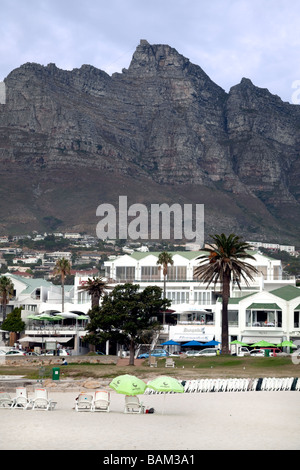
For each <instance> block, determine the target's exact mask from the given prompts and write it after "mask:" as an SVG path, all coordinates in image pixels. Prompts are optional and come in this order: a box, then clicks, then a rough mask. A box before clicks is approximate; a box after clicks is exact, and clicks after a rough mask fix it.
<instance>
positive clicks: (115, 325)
mask: <svg viewBox="0 0 300 470" xmlns="http://www.w3.org/2000/svg"><path fill="white" fill-rule="evenodd" d="M169 305H170V301H169V300H166V299H163V298H162V290H161V288H160V287H157V286H148V287H146V288H145V289H144V290H143V291H140V286H139V285H138V284H131V283H127V284H120V285H118V286H116V287H115V288H114V289H113V290H112V291H111V292H110V293H109V294H106V295H105V296H104V297H103V302H102V305H101V307H94V308H92V309H91V310H90V311H89V316H90V322H89V323H88V325H87V330H88V331H89V334H88V335H87V336H86V337H85V340H86V341H87V342H89V343H91V344H94V345H96V344H101V343H103V342H104V341H107V340H113V341H117V342H118V343H120V344H123V345H125V346H126V347H128V349H129V352H130V357H129V364H130V365H134V353H135V349H136V347H137V345H138V344H140V343H143V342H144V338H145V336H146V335H149V332H151V333H152V335H153V334H154V333H155V331H158V330H159V329H160V325H159V324H158V323H157V322H156V321H155V317H157V316H158V314H159V313H160V312H161V310H163V309H166V308H167V307H168V306H169Z"/></svg>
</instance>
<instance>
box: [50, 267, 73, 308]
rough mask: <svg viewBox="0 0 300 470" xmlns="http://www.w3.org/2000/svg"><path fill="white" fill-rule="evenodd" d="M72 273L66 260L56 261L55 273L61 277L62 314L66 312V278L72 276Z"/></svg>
mask: <svg viewBox="0 0 300 470" xmlns="http://www.w3.org/2000/svg"><path fill="white" fill-rule="evenodd" d="M70 271H71V265H70V262H69V261H68V260H67V259H66V258H60V259H58V260H57V261H56V264H55V267H54V271H53V272H54V274H56V275H59V276H60V277H61V296H62V302H61V303H62V309H61V310H62V312H64V311H65V278H66V276H67V275H68V274H70Z"/></svg>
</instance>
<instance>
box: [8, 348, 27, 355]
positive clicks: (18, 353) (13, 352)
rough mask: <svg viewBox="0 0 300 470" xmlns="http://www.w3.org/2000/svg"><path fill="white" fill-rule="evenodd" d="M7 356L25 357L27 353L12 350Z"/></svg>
mask: <svg viewBox="0 0 300 470" xmlns="http://www.w3.org/2000/svg"><path fill="white" fill-rule="evenodd" d="M6 356H25V352H24V351H19V350H18V349H12V350H11V351H7V353H6Z"/></svg>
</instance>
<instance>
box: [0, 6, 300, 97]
mask: <svg viewBox="0 0 300 470" xmlns="http://www.w3.org/2000/svg"><path fill="white" fill-rule="evenodd" d="M0 12H1V13H0V15H1V16H0V31H1V42H0V80H3V79H4V78H5V77H6V76H7V75H8V74H9V73H10V72H11V71H12V70H13V69H15V68H17V67H19V66H20V65H22V64H23V63H25V62H37V63H40V64H42V65H47V64H48V63H50V62H54V63H55V64H56V65H57V66H58V67H60V68H62V69H72V68H75V67H80V66H81V65H82V64H90V65H94V66H95V67H97V68H100V69H102V70H105V71H106V72H107V73H109V74H111V73H113V72H119V71H121V70H122V68H123V67H125V68H127V67H128V66H129V63H130V60H131V57H132V54H133V53H134V51H135V49H136V47H137V45H138V44H139V41H140V39H147V40H148V41H149V42H150V43H151V44H169V45H170V46H171V47H174V48H175V49H177V51H178V52H179V53H180V54H182V55H184V56H185V57H187V58H189V59H190V61H191V62H193V63H194V64H197V65H199V66H200V67H201V68H202V69H203V70H204V71H205V72H206V73H207V74H208V75H209V76H210V78H211V79H212V80H213V81H214V82H216V83H217V84H218V85H220V86H221V87H222V88H224V89H225V90H226V91H229V89H230V87H231V86H233V85H236V84H237V83H239V82H240V80H241V79H242V77H247V78H250V79H251V80H252V82H253V83H254V84H255V85H256V86H259V87H262V88H268V89H269V91H270V92H271V93H274V94H277V95H279V96H280V97H281V98H282V99H283V100H284V101H289V102H297V101H295V93H296V89H295V88H294V89H293V86H294V87H298V88H299V90H300V60H299V59H300V57H299V51H300V27H299V18H300V2H298V1H297V0H296V2H295V1H292V0H148V1H145V0H85V1H82V0H1V9H0ZM297 81H298V82H299V83H297ZM293 94H294V95H293ZM297 96H298V98H300V92H299V93H298V95H297Z"/></svg>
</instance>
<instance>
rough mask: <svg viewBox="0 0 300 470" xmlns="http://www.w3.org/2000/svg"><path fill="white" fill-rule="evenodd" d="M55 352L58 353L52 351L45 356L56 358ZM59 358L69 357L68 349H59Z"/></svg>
mask: <svg viewBox="0 0 300 470" xmlns="http://www.w3.org/2000/svg"><path fill="white" fill-rule="evenodd" d="M53 352H55V353H56V351H54V350H52V351H47V352H46V353H45V354H44V356H54V354H53ZM58 356H61V357H64V356H69V353H68V351H67V350H66V349H59V354H58Z"/></svg>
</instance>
